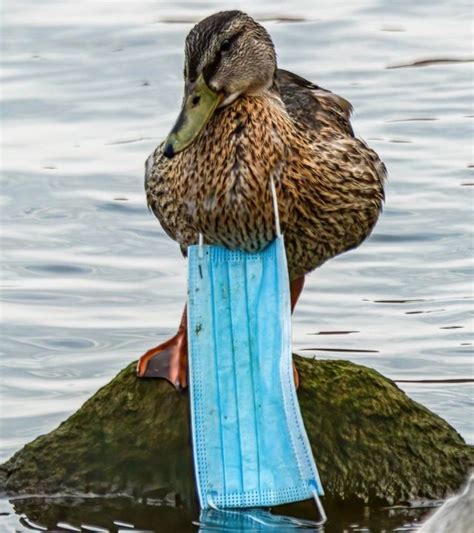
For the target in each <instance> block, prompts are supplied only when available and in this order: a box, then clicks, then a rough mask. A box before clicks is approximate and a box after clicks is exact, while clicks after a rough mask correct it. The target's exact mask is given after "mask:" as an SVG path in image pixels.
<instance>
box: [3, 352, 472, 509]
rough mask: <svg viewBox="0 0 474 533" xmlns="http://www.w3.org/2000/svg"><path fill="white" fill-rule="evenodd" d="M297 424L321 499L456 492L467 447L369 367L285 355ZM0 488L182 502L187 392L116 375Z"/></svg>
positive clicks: (373, 499) (188, 488)
mask: <svg viewBox="0 0 474 533" xmlns="http://www.w3.org/2000/svg"><path fill="white" fill-rule="evenodd" d="M295 360H296V364H297V367H298V370H299V373H300V377H301V385H300V388H299V390H298V396H299V400H300V405H301V410H302V413H303V418H304V422H305V425H306V428H307V431H308V434H309V439H310V442H311V445H312V448H313V452H314V455H315V457H316V461H317V464H318V468H319V471H320V475H321V479H322V482H323V485H324V488H325V491H326V495H327V496H329V497H330V498H335V499H338V500H339V499H342V500H362V501H365V502H369V503H379V502H387V503H394V502H400V501H406V500H410V499H415V498H442V497H444V496H445V495H446V494H447V493H449V492H451V491H454V490H456V489H458V488H459V487H460V485H461V484H462V483H463V481H464V480H465V478H466V476H467V473H468V471H469V469H470V467H471V466H472V465H473V449H472V447H470V446H468V445H466V444H465V442H464V441H463V439H462V437H461V436H460V435H459V434H458V433H457V432H456V431H455V430H454V429H453V428H452V427H451V426H450V425H449V424H448V423H447V422H446V421H444V420H443V419H442V418H440V417H439V416H437V415H435V414H433V413H432V412H430V411H429V410H428V409H426V408H425V407H423V406H422V405H420V404H418V403H416V402H414V401H413V400H411V399H410V398H409V397H408V396H407V395H406V394H405V393H404V392H403V391H401V390H400V389H399V388H398V387H397V386H396V385H395V383H393V382H392V381H390V380H388V379H386V378H385V377H383V376H382V375H380V374H379V373H378V372H376V371H375V370H371V369H369V368H366V367H363V366H359V365H355V364H353V363H350V362H348V361H324V360H312V359H305V358H302V357H298V356H296V357H295ZM0 489H3V491H4V492H5V493H6V494H9V495H15V494H36V495H38V494H45V495H46V494H57V493H62V494H91V493H92V494H96V495H100V494H102V495H103V494H122V495H123V494H126V495H131V496H135V497H146V498H158V499H160V498H164V497H165V496H166V495H170V494H174V495H176V496H177V497H178V498H179V499H181V500H182V501H183V502H184V503H192V502H193V501H194V500H195V496H194V476H193V468H192V452H191V442H190V428H189V398H188V394H187V393H178V392H176V391H175V390H174V389H173V388H172V387H171V386H170V385H169V384H168V383H166V382H164V381H161V380H140V379H137V378H136V376H135V364H131V365H129V366H128V367H127V368H125V369H124V370H123V371H122V372H120V373H119V374H118V375H117V376H116V377H115V378H114V379H113V380H112V381H111V382H110V383H109V384H108V385H106V386H105V387H103V388H102V389H100V390H99V391H98V392H97V393H96V394H95V395H94V396H93V397H92V398H90V399H89V400H88V401H87V402H86V403H85V404H84V405H83V406H82V407H81V408H80V409H79V410H78V411H77V412H76V413H74V414H73V415H72V416H70V417H69V418H68V419H67V420H66V421H65V422H63V423H62V424H61V425H60V426H59V427H58V428H57V429H55V430H53V431H52V432H50V433H48V434H47V435H43V436H41V437H38V438H37V439H35V440H34V441H33V442H31V443H29V444H27V445H26V446H25V447H24V448H23V449H21V450H20V451H19V452H17V453H16V454H15V455H14V456H13V457H12V458H11V459H10V460H8V461H7V462H6V463H4V464H3V465H2V466H0Z"/></svg>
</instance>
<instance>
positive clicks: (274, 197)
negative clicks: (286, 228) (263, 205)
mask: <svg viewBox="0 0 474 533" xmlns="http://www.w3.org/2000/svg"><path fill="white" fill-rule="evenodd" d="M270 188H271V190H272V200H273V212H274V214H275V228H276V234H277V237H281V227H280V212H279V211H278V198H277V192H276V187H275V181H274V179H273V176H270Z"/></svg>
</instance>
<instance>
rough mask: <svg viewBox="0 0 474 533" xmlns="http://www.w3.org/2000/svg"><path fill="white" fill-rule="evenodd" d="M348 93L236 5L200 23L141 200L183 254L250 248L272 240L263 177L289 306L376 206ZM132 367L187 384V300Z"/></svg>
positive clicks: (351, 241)
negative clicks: (287, 63)
mask: <svg viewBox="0 0 474 533" xmlns="http://www.w3.org/2000/svg"><path fill="white" fill-rule="evenodd" d="M351 111H352V106H351V105H350V104H349V102H347V100H345V99H344V98H342V97H340V96H337V95H336V94H334V93H332V92H330V91H328V90H325V89H322V88H321V87H318V86H317V85H315V84H313V83H311V82H310V81H307V80H305V79H304V78H302V77H300V76H298V75H296V74H293V73H292V72H289V71H286V70H282V69H280V68H278V67H277V61H276V54H275V48H274V45H273V42H272V40H271V38H270V35H269V34H268V32H267V31H266V29H265V28H264V27H263V26H261V25H260V24H259V23H258V22H256V21H255V20H254V19H253V18H252V17H250V16H249V15H247V14H245V13H242V12H241V11H224V12H220V13H216V14H214V15H212V16H210V17H207V18H206V19H204V20H202V21H201V22H199V23H198V24H197V25H196V26H195V27H194V28H193V29H192V30H191V31H190V33H189V34H188V36H187V38H186V46H185V65H184V98H183V104H182V109H181V112H180V114H179V116H178V119H177V121H176V124H175V125H174V127H173V128H172V130H171V132H170V134H169V135H168V137H167V138H166V139H165V141H164V142H163V143H162V144H161V145H160V146H158V147H157V149H156V150H155V151H154V153H153V154H152V155H151V156H150V157H149V158H148V160H147V162H146V173H145V189H146V194H147V200H148V205H149V207H150V209H151V210H152V211H153V213H154V214H155V215H156V217H157V218H158V220H159V221H160V223H161V225H162V227H163V228H164V230H165V231H166V233H167V234H168V235H169V236H170V237H171V238H172V239H174V240H175V241H177V242H178V243H179V245H180V246H181V250H182V251H183V253H184V254H186V249H187V247H188V246H189V245H192V244H196V243H197V240H198V235H199V234H202V235H203V237H204V240H205V242H206V243H209V244H217V245H222V246H225V247H227V248H231V249H240V250H245V251H248V252H256V251H258V250H261V249H263V248H264V247H265V246H266V245H267V244H268V243H270V242H271V241H272V240H273V239H274V238H275V223H274V214H273V209H272V196H271V188H270V186H269V183H270V180H271V179H273V181H274V183H275V185H276V191H277V198H278V208H279V212H280V219H281V226H282V231H283V234H284V236H285V246H286V252H287V258H288V268H289V276H290V283H291V292H292V305H293V307H294V305H295V304H296V300H297V299H298V296H299V294H300V292H301V290H302V288H303V283H304V276H305V275H306V274H308V273H309V272H311V271H312V270H314V269H316V268H317V267H319V266H321V265H322V264H323V263H324V262H325V261H327V260H328V259H330V258H331V257H334V256H336V255H338V254H341V253H343V252H345V251H347V250H350V249H352V248H355V247H356V246H358V245H359V244H360V243H361V242H362V241H363V240H364V239H365V238H366V237H367V236H368V235H369V234H370V232H371V231H372V229H373V227H374V225H375V223H376V221H377V219H378V217H379V214H380V212H381V209H382V204H383V200H384V180H385V175H386V170H385V166H384V164H383V163H382V162H381V161H380V159H379V157H378V156H377V154H376V153H375V152H374V151H373V150H371V149H370V148H369V147H368V146H367V145H366V144H365V142H363V141H362V140H360V139H357V138H356V137H354V133H353V130H352V127H351V124H350V115H351ZM137 370H138V375H139V376H153V377H163V378H166V379H168V380H169V381H170V382H171V383H173V384H174V385H175V386H177V387H182V386H186V384H187V342H186V309H185V312H184V314H183V320H182V322H181V326H180V328H179V330H178V333H177V335H176V336H175V337H173V338H172V339H170V340H169V341H167V342H166V343H164V344H162V345H160V346H158V347H156V348H153V349H152V350H149V351H148V352H147V353H146V354H145V355H143V356H142V358H141V359H140V361H139V364H138V369H137Z"/></svg>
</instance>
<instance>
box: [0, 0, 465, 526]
mask: <svg viewBox="0 0 474 533" xmlns="http://www.w3.org/2000/svg"><path fill="white" fill-rule="evenodd" d="M235 6H236V4H235V3H227V2H223V1H220V2H213V1H202V2H151V1H144V0H135V1H134V2H131V1H128V2H112V1H107V2H106V1H96V2H85V1H83V2H55V1H53V0H43V1H42V2H35V1H33V0H22V1H20V0H16V1H15V2H13V1H12V2H9V3H8V5H6V4H5V5H4V6H3V31H2V66H3V73H2V78H3V80H2V82H3V83H2V94H1V97H2V153H1V167H2V176H3V184H2V190H1V229H2V238H1V246H2V263H3V280H2V285H3V291H2V306H1V313H2V318H3V330H2V333H3V342H2V350H3V356H2V359H1V365H2V377H3V380H2V395H1V429H2V437H3V439H2V443H1V446H0V459H1V460H4V459H7V458H8V457H9V456H10V455H11V454H12V453H13V452H14V451H15V450H17V449H18V448H20V447H21V446H22V445H23V444H25V443H26V442H28V441H30V440H32V439H33V438H35V437H36V436H37V435H39V434H42V433H45V432H48V431H50V430H51V429H53V428H54V427H55V426H56V425H57V424H58V423H59V422H60V421H61V420H63V419H64V418H66V417H67V416H68V415H69V414H70V413H72V412H73V411H74V410H75V409H77V407H79V406H80V405H81V403H82V402H83V401H84V400H85V399H87V398H88V397H89V396H90V395H91V394H92V393H93V392H94V391H95V390H96V389H97V388H98V387H99V386H101V385H103V384H104V383H106V382H107V381H109V380H110V379H111V377H112V376H114V375H115V373H116V372H117V371H118V370H120V369H121V368H122V367H124V366H125V365H126V364H127V363H128V362H130V361H131V360H133V359H135V358H136V357H137V356H138V355H140V354H141V353H143V352H144V351H145V350H146V349H148V348H149V347H151V346H152V345H155V344H157V343H159V342H160V341H162V340H164V339H165V338H167V337H168V336H169V335H170V334H172V333H173V332H174V330H175V328H176V326H177V324H178V321H179V317H180V314H181V310H182V305H183V302H184V297H185V290H186V289H185V268H186V265H185V261H184V260H183V259H182V258H181V255H180V252H179V250H178V247H177V246H176V244H175V243H174V242H172V241H170V239H169V238H168V237H167V236H166V235H165V234H164V232H163V231H162V230H161V228H160V227H159V224H158V223H157V221H156V220H155V219H154V218H153V216H152V215H151V214H150V213H149V212H148V211H147V208H146V203H145V198H144V192H143V163H144V161H145V159H146V157H147V155H148V154H149V153H150V152H151V150H152V149H153V148H154V147H155V146H156V144H157V143H158V142H159V140H160V139H161V138H162V137H163V136H164V135H165V134H166V133H167V131H168V130H169V128H170V126H171V125H172V123H173V121H174V119H175V118H176V114H177V110H178V107H179V103H180V100H181V91H182V87H181V86H182V81H181V71H182V68H181V65H182V61H183V58H182V50H183V40H184V37H185V34H186V33H187V32H188V31H189V29H190V27H191V25H192V23H193V22H194V21H197V20H199V19H200V18H202V17H203V16H205V15H206V14H209V13H211V12H214V11H218V10H220V9H224V8H232V7H235ZM238 6H239V7H240V8H241V9H243V10H246V11H248V12H250V13H251V14H252V15H254V16H255V17H256V18H259V19H260V20H263V21H264V23H265V25H266V26H267V28H268V29H269V31H270V32H271V35H272V36H273V38H274V41H275V44H276V47H277V51H278V58H279V64H280V66H281V67H283V68H287V69H289V70H292V71H294V72H296V73H298V74H300V75H302V76H304V77H306V78H308V79H310V80H312V81H314V82H317V83H319V84H320V85H321V86H323V87H326V88H329V89H331V90H333V91H335V92H337V93H339V94H341V95H343V96H345V97H346V98H348V99H349V100H350V101H351V102H352V103H353V105H354V107H355V115H354V119H353V124H354V127H355V130H356V133H357V134H358V135H359V136H361V137H362V138H364V139H366V140H367V141H368V142H369V144H370V145H371V146H372V147H373V148H374V149H376V150H377V151H378V153H379V154H380V156H381V158H382V159H383V160H384V161H385V163H386V164H387V167H388V170H389V177H390V179H389V183H388V186H387V204H386V208H385V211H384V214H383V216H382V218H381V220H380V222H379V224H378V225H377V227H376V229H375V231H374V233H373V235H372V237H371V238H370V240H369V241H368V242H366V243H365V244H364V245H363V246H362V247H361V248H359V249H358V250H356V251H352V252H350V253H348V254H346V255H343V256H341V257H339V258H337V259H334V260H332V261H331V262H329V263H328V264H327V265H325V266H324V267H323V268H321V269H320V270H319V271H316V272H314V273H313V274H312V275H311V276H310V277H309V279H308V280H307V284H306V288H305V291H304V294H303V297H302V299H301V301H300V303H299V306H298V308H297V312H296V315H295V318H294V345H295V349H296V350H298V351H300V352H301V353H303V354H306V355H308V356H314V355H316V356H318V357H324V358H335V359H339V358H345V359H350V360H352V361H354V362H357V363H361V364H365V365H369V366H371V367H374V368H376V369H377V370H379V371H380V372H382V373H383V374H385V375H386V376H388V377H390V378H392V379H401V380H415V381H419V380H431V381H435V382H434V383H433V382H431V383H400V386H401V387H402V388H403V389H404V390H405V391H406V392H407V393H408V394H409V395H410V396H411V397H412V398H414V399H416V400H417V401H420V402H422V403H423V404H425V405H426V406H428V407H429V408H430V409H432V410H433V411H435V412H436V413H438V414H440V415H441V416H443V417H444V418H446V419H447V420H448V421H449V422H450V423H451V424H452V425H453V426H454V427H455V428H456V429H457V430H458V431H459V432H460V433H461V434H462V435H463V436H464V438H465V439H466V440H467V441H468V442H474V424H473V422H472V420H473V418H474V417H471V416H469V413H470V412H471V413H472V398H473V386H472V383H443V381H444V380H447V379H450V380H453V379H465V378H472V374H473V362H472V338H471V335H470V334H471V332H472V298H473V287H472V284H471V276H472V263H471V259H472V244H473V240H472V234H471V233H470V227H471V225H472V222H473V214H472V201H473V198H472V192H473V188H472V185H474V178H473V170H474V168H473V164H474V161H473V154H472V148H471V146H472V138H473V118H474V109H473V101H472V97H471V92H472V82H473V63H472V62H470V61H469V60H471V61H472V56H473V55H474V54H473V50H472V45H471V39H472V29H471V25H470V17H471V16H472V7H471V5H470V2H468V1H463V0H455V1H452V2H443V1H442V0H437V1H434V2H433V1H430V2H428V1H423V2H412V1H407V0H399V1H397V2H390V1H389V0H380V1H378V2H377V1H375V0H361V1H358V2H342V1H336V2H333V1H331V2H329V1H328V0H327V1H326V0H324V1H318V2H314V1H310V0H298V1H294V2H285V1H273V2H269V1H268V0H265V2H260V3H259V5H258V6H257V5H256V3H255V2H250V1H247V2H245V1H244V2H240V3H238ZM439 59H443V60H444V61H431V60H439ZM425 60H429V61H425ZM450 60H457V61H456V62H453V61H450ZM417 61H422V62H421V63H419V64H418V65H414V66H410V65H411V64H412V63H414V62H417ZM423 61H425V62H423ZM389 67H399V68H389ZM437 381H438V382H437ZM3 504H4V505H6V506H7V507H8V509H9V511H5V512H9V513H13V511H12V509H13V508H12V507H11V504H8V503H7V502H3ZM15 505H16V507H15V509H21V506H20V507H18V503H17V504H15ZM40 507H41V505H39V504H37V507H36V508H37V509H39V508H40ZM64 508H69V509H72V508H73V505H70V506H69V507H68V506H66V507H63V509H64ZM28 509H30V511H31V510H32V509H33V510H34V509H35V507H34V503H31V502H30V507H28ZM79 509H81V507H80V506H79ZM100 509H102V514H101V512H100V511H97V512H98V515H97V518H96V523H97V525H99V526H100V525H101V524H100V522H101V520H102V522H103V523H106V522H107V523H108V524H109V526H107V527H110V528H112V526H111V525H110V523H111V522H110V520H109V518H106V516H108V515H107V513H109V514H110V512H109V511H107V508H106V507H105V506H102V507H100ZM21 512H24V511H14V513H15V514H18V513H19V514H21ZM130 512H132V511H130ZM150 512H151V511H150ZM153 512H155V513H156V514H155V515H153V516H154V517H155V518H153V516H152V515H150V516H152V518H150V520H151V524H154V525H153V526H152V525H150V524H145V525H140V527H143V528H147V527H148V528H152V527H153V528H156V527H158V526H156V522H157V521H158V522H160V521H164V522H163V523H165V524H168V525H169V524H170V523H174V522H166V521H167V520H171V518H169V516H171V515H172V513H171V511H166V512H165V511H164V510H163V509H162V508H160V509H159V510H158V511H157V510H156V509H155V510H154V511H153ZM374 512H375V511H373V512H372V515H373V513H374ZM88 513H89V512H88V511H87V512H86V511H85V516H83V517H78V518H77V517H76V518H77V519H78V520H79V522H81V521H82V523H88V519H87V515H88ZM167 513H168V514H167ZM381 513H382V514H381V515H380V516H382V519H381V521H380V520H379V521H378V522H377V521H376V520H375V519H374V518H373V516H372V517H371V516H369V517H366V518H365V522H364V524H365V526H364V527H368V528H372V529H371V531H378V530H379V529H378V528H379V527H381V528H383V527H385V528H392V529H393V528H395V527H398V526H400V525H403V524H406V523H407V521H406V520H405V517H404V516H403V515H402V516H400V514H398V515H397V516H398V519H395V521H393V520H392V521H390V520H389V517H388V512H382V511H381ZM119 514H120V513H117V516H118V515H119ZM125 514H126V513H125ZM338 514H340V511H337V512H335V513H334V514H333V516H332V517H331V515H329V517H330V523H329V525H328V527H327V528H326V531H331V530H332V529H330V528H332V527H336V526H332V525H331V520H333V524H335V523H336V521H337V520H338V519H339V518H337V516H338ZM32 515H34V512H32ZM66 515H67V513H66ZM369 515H370V513H369ZM9 516H10V518H9V519H11V520H13V518H12V517H13V514H10V515H9ZM95 516H96V515H95ZM120 516H122V515H121V514H120ZM183 516H184V515H183V514H180V517H183ZM344 516H346V517H347V520H349V518H350V517H351V516H352V515H351V514H350V513H349V512H348V511H347V512H346V514H345V515H344ZM364 516H365V515H364ZM364 516H362V518H364ZM101 517H102V518H101ZM160 517H161V518H160ZM66 518H67V517H66ZM122 519H123V520H124V521H125V522H126V521H127V516H125V517H123V518H122ZM192 519H196V516H194V517H190V516H189V517H188V516H185V519H183V520H182V521H181V522H180V524H181V525H182V527H181V526H179V527H178V526H177V527H178V529H176V530H177V531H178V530H181V531H187V530H188V529H189V530H193V527H192V525H191V520H192ZM384 519H385V522H384ZM15 520H16V519H15ZM64 520H66V519H64ZM397 520H398V521H397ZM66 521H67V520H66ZM79 522H75V523H76V524H77V523H79ZM109 522H110V523H109ZM112 522H113V521H112ZM0 523H1V522H0ZM354 523H356V522H354ZM185 524H187V525H185ZM380 524H381V525H380ZM346 526H347V529H348V530H352V529H350V527H349V526H350V520H349V521H348V522H347V524H346ZM346 526H344V527H346ZM12 527H13V526H12ZM16 527H17V528H20V526H16ZM21 527H26V526H21ZM166 527H168V526H165V529H160V531H161V530H163V531H168V530H169V529H166ZM341 527H342V526H341ZM180 528H181V529H180ZM195 529H196V528H194V530H195ZM335 530H336V531H337V529H335ZM353 530H357V528H353ZM388 530H391V529H388Z"/></svg>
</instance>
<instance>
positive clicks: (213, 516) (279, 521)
mask: <svg viewBox="0 0 474 533" xmlns="http://www.w3.org/2000/svg"><path fill="white" fill-rule="evenodd" d="M197 525H199V532H200V533H208V532H209V533H210V532H222V533H225V532H227V531H228V532H232V531H271V530H274V531H279V532H281V533H286V532H287V531H295V530H297V529H299V530H301V529H304V530H306V531H308V532H309V531H312V532H318V531H324V529H323V528H322V526H318V525H317V524H314V522H311V521H309V520H303V519H298V518H293V517H289V516H281V515H275V514H272V513H271V512H270V511H266V510H264V509H242V510H235V511H224V510H217V509H204V510H202V511H201V514H200V515H199V522H198V524H197Z"/></svg>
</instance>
